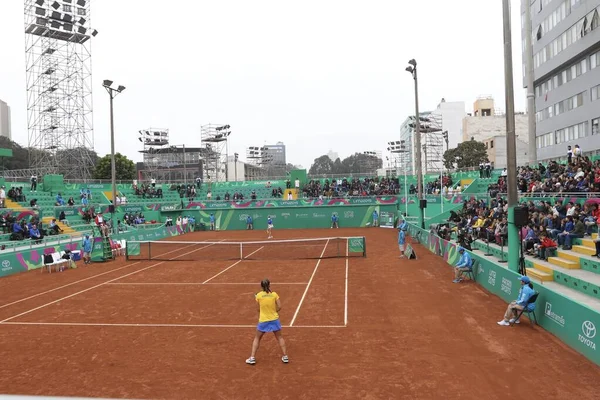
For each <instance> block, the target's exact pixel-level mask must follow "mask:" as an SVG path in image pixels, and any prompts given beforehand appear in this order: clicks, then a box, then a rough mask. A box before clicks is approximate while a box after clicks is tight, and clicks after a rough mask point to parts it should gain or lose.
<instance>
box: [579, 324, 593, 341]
mask: <svg viewBox="0 0 600 400" xmlns="http://www.w3.org/2000/svg"><path fill="white" fill-rule="evenodd" d="M581 331H582V332H583V334H584V335H585V337H586V338H588V339H593V338H594V337H595V336H596V325H594V323H593V322H592V321H585V322H584V323H583V324H582V325H581Z"/></svg>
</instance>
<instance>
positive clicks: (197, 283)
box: [107, 282, 308, 286]
mask: <svg viewBox="0 0 600 400" xmlns="http://www.w3.org/2000/svg"><path fill="white" fill-rule="evenodd" d="M306 284H308V282H271V285H306ZM107 285H120V286H128V285H142V286H143V285H150V286H153V285H156V286H161V285H181V286H185V285H254V286H257V285H258V284H257V283H256V282H254V283H250V282H235V283H234V282H210V283H203V282H113V283H107Z"/></svg>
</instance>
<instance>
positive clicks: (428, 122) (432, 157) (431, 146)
mask: <svg viewBox="0 0 600 400" xmlns="http://www.w3.org/2000/svg"><path fill="white" fill-rule="evenodd" d="M420 120H421V123H420V125H419V128H420V131H421V134H422V136H421V146H422V150H423V156H424V160H423V165H424V171H423V172H424V173H425V174H434V173H441V172H442V171H443V170H444V142H445V139H444V135H443V129H442V116H441V115H438V114H435V113H431V114H429V115H428V116H427V117H421V118H420Z"/></svg>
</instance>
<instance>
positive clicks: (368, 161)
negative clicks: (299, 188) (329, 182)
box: [308, 153, 383, 175]
mask: <svg viewBox="0 0 600 400" xmlns="http://www.w3.org/2000/svg"><path fill="white" fill-rule="evenodd" d="M382 166H383V160H381V159H380V158H378V157H376V156H374V155H371V154H362V153H355V154H353V155H351V156H349V157H347V158H344V160H340V159H339V158H338V159H336V160H335V161H331V159H330V158H329V156H327V155H323V156H321V157H319V158H315V161H314V162H313V164H312V165H311V167H310V170H309V171H308V173H309V174H310V175H345V174H359V173H364V174H375V173H376V171H377V169H378V168H381V167H382Z"/></svg>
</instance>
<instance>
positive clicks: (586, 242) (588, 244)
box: [581, 238, 596, 249]
mask: <svg viewBox="0 0 600 400" xmlns="http://www.w3.org/2000/svg"><path fill="white" fill-rule="evenodd" d="M581 245H582V246H585V247H591V248H592V249H594V248H596V245H595V244H594V239H587V238H584V239H581Z"/></svg>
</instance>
